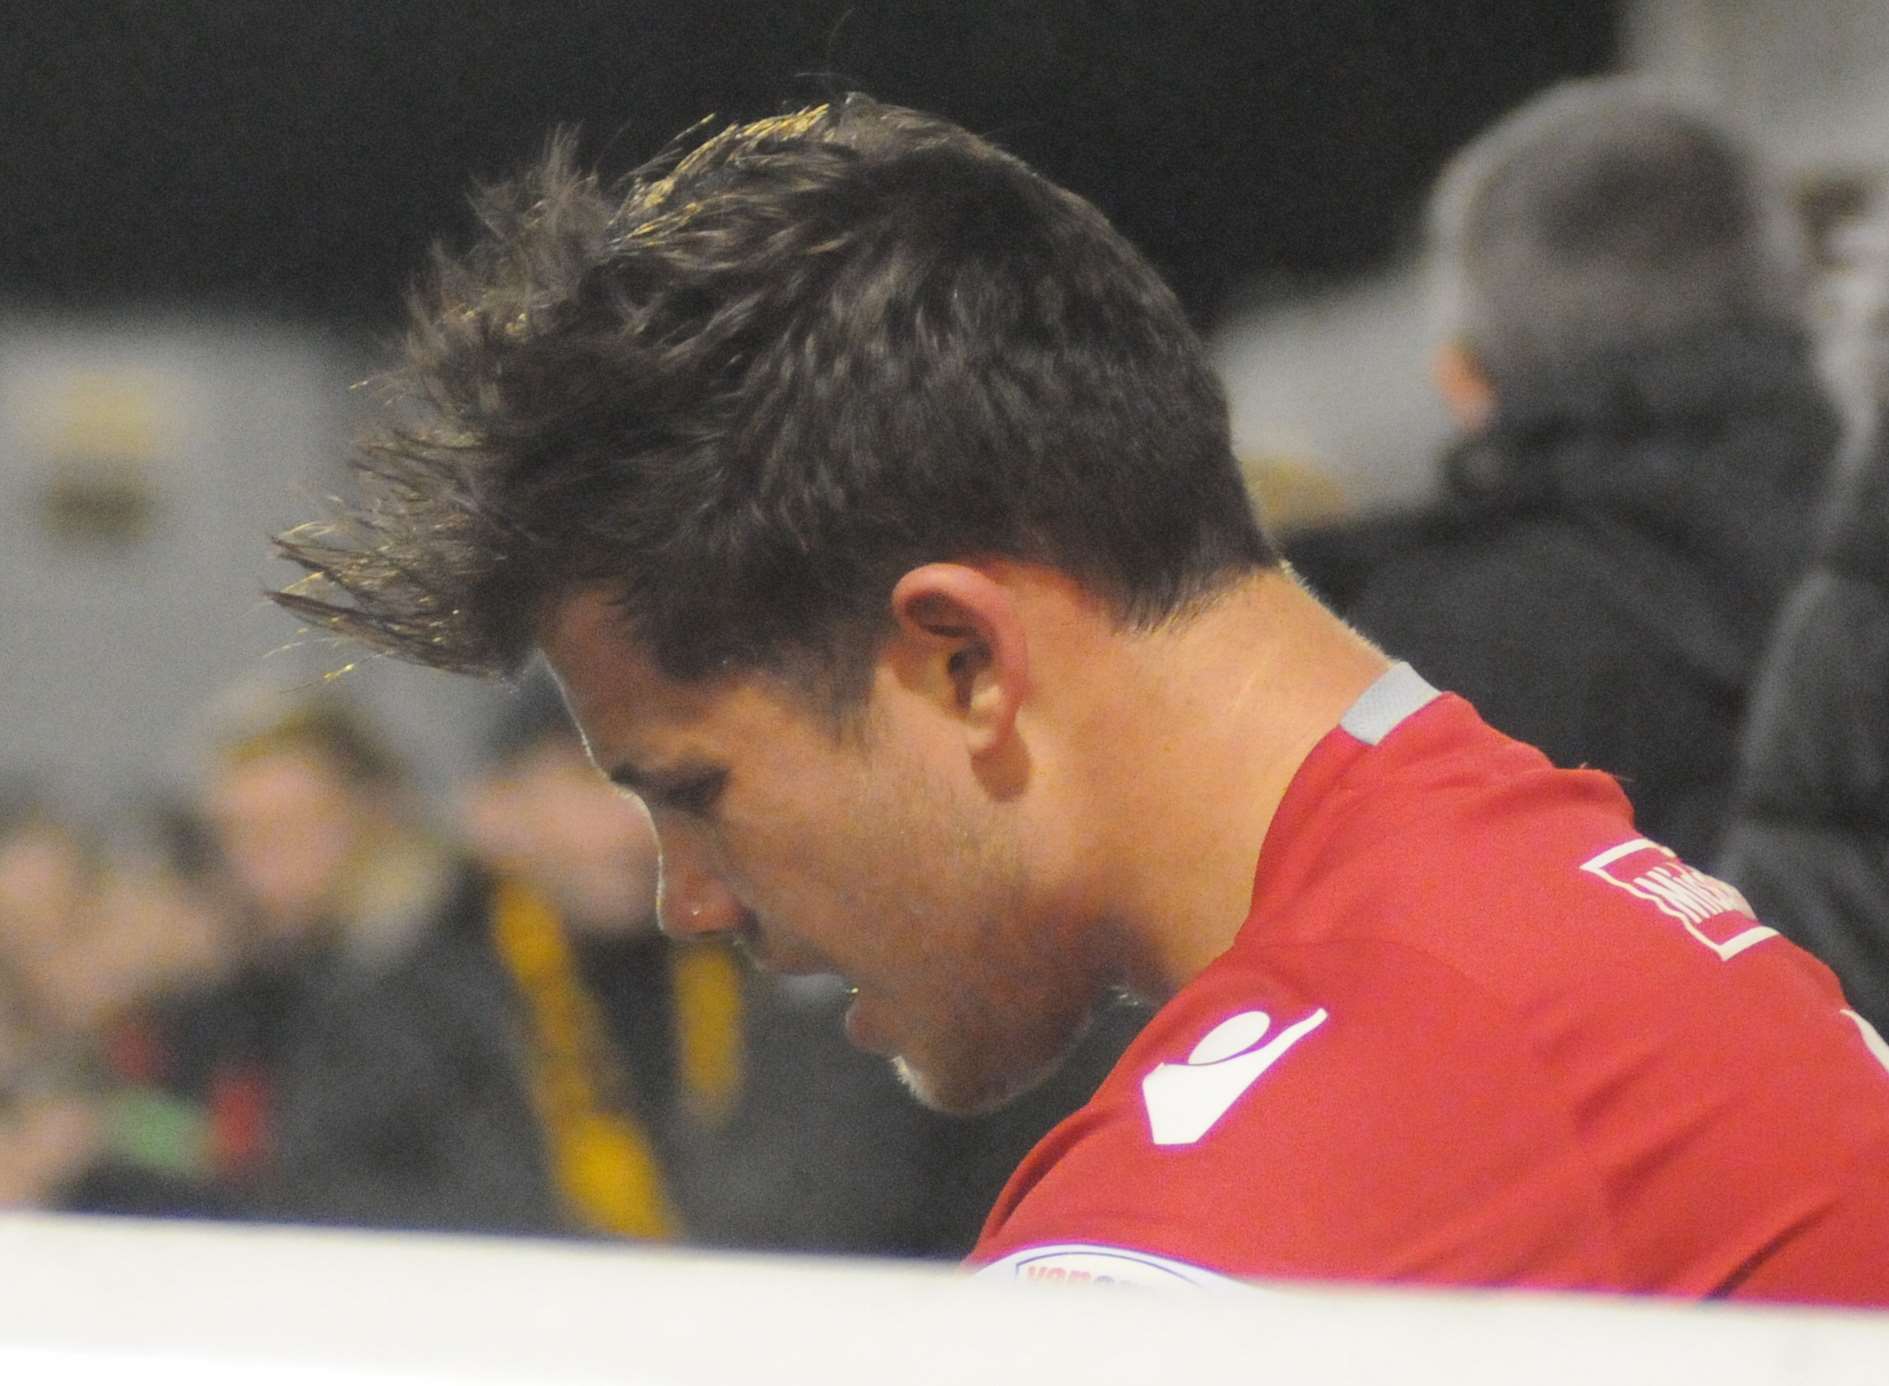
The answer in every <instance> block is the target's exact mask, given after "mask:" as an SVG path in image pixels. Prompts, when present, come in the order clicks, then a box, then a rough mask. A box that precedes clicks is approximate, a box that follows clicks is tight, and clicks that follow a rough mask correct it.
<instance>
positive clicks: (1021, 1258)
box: [977, 1242, 1251, 1290]
mask: <svg viewBox="0 0 1889 1386" xmlns="http://www.w3.org/2000/svg"><path fill="white" fill-rule="evenodd" d="M977 1278H978V1279H980V1280H1027V1281H1030V1282H1031V1283H1033V1284H1037V1285H1143V1286H1155V1287H1157V1288H1169V1289H1172V1288H1177V1287H1180V1286H1190V1287H1192V1288H1195V1289H1214V1290H1218V1289H1237V1290H1245V1289H1250V1288H1251V1287H1250V1286H1248V1285H1245V1284H1243V1283H1242V1282H1240V1281H1238V1280H1234V1279H1232V1278H1230V1277H1228V1276H1224V1275H1221V1274H1219V1273H1218V1272H1217V1271H1210V1270H1206V1269H1204V1268H1202V1267H1200V1266H1193V1265H1189V1264H1188V1263H1187V1262H1185V1261H1176V1260H1173V1259H1172V1258H1170V1257H1167V1256H1156V1255H1155V1254H1154V1253H1152V1252H1148V1251H1134V1250H1131V1249H1130V1248H1128V1247H1120V1246H1104V1245H1101V1244H1099V1243H1092V1242H1061V1243H1058V1244H1057V1245H1055V1246H1036V1247H1031V1248H1029V1249H1028V1250H1026V1251H1015V1252H1012V1253H1011V1254H1010V1255H1008V1256H1006V1257H1004V1258H1003V1259H1002V1260H1001V1261H992V1262H991V1263H990V1264H989V1265H988V1266H984V1267H982V1268H980V1269H979V1270H978V1271H977Z"/></svg>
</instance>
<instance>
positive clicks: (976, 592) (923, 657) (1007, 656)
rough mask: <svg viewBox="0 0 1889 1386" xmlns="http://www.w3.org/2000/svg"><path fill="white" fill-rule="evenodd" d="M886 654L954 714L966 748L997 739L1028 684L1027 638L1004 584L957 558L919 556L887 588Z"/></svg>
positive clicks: (1006, 732)
mask: <svg viewBox="0 0 1889 1386" xmlns="http://www.w3.org/2000/svg"><path fill="white" fill-rule="evenodd" d="M892 618H893V620H894V621H895V622H896V624H897V627H898V629H897V631H896V633H895V635H894V637H893V641H892V649H891V650H890V651H889V654H890V657H891V658H892V659H893V660H895V661H896V662H897V672H898V675H899V677H900V679H901V680H902V681H903V682H904V683H906V685H907V686H908V687H911V688H913V689H915V690H916V691H919V692H921V693H924V694H925V695H927V696H930V697H932V698H934V699H936V700H937V701H938V703H939V704H940V706H941V707H944V708H946V709H948V710H949V711H950V712H951V713H952V714H953V715H955V716H957V717H958V718H960V719H962V721H963V722H964V726H965V732H966V736H967V740H968V742H969V745H970V748H971V752H972V754H973V755H983V754H986V753H987V752H990V751H992V750H995V749H997V748H998V747H1000V746H1002V745H1003V744H1004V743H1005V742H1006V741H1007V740H1008V739H1009V737H1010V734H1011V732H1012V730H1013V729H1014V727H1015V725H1016V720H1017V710H1018V708H1019V707H1021V706H1022V703H1023V699H1024V697H1025V695H1026V694H1027V693H1028V691H1029V685H1030V660H1029V642H1028V640H1027V638H1026V637H1025V634H1024V628H1023V619H1022V616H1021V614H1020V613H1019V611H1018V609H1017V605H1016V600H1015V598H1014V596H1013V595H1012V593H1011V591H1010V589H1009V588H1007V587H1006V586H1004V584H1003V583H1002V582H1000V581H998V580H996V579H994V578H992V577H990V576H989V575H988V574H986V573H984V572H982V571H980V570H979V569H976V568H972V567H969V566H967V565H965V564H961V563H927V564H925V565H924V566H923V567H919V568H914V569H912V570H911V571H910V572H909V573H907V574H906V575H905V576H904V577H902V578H900V579H899V581H898V583H897V585H896V586H894V587H893V589H892Z"/></svg>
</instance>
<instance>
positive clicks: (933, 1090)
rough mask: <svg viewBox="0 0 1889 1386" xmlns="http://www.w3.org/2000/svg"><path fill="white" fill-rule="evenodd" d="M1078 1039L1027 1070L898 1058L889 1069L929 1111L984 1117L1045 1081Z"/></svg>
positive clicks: (1072, 1038)
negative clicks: (934, 1062)
mask: <svg viewBox="0 0 1889 1386" xmlns="http://www.w3.org/2000/svg"><path fill="white" fill-rule="evenodd" d="M1085 1028H1086V1027H1085ZM1081 1037H1082V1030H1081V1029H1078V1030H1077V1031H1076V1033H1074V1034H1072V1035H1070V1036H1069V1037H1068V1039H1067V1040H1066V1042H1064V1043H1063V1044H1062V1045H1060V1046H1059V1047H1057V1048H1056V1049H1055V1050H1054V1051H1053V1052H1052V1053H1051V1055H1050V1057H1048V1058H1047V1059H1042V1060H1039V1061H1038V1062H1037V1063H1035V1064H1034V1065H1033V1066H1030V1067H1022V1066H1019V1065H1017V1064H1015V1063H1014V1062H1013V1063H1010V1064H1007V1065H1003V1066H998V1065H996V1064H990V1065H982V1066H979V1065H974V1064H969V1063H962V1062H960V1064H958V1065H955V1066H954V1065H951V1064H949V1063H943V1064H932V1063H924V1062H917V1061H914V1060H912V1059H911V1058H908V1057H906V1056H904V1055H900V1056H899V1057H898V1058H895V1059H894V1060H893V1061H892V1069H893V1071H894V1072H895V1073H897V1074H898V1076H899V1081H900V1082H901V1083H903V1084H905V1088H906V1091H908V1092H910V1093H911V1094H912V1096H913V1097H915V1098H917V1099H918V1101H919V1103H920V1104H921V1105H923V1106H926V1107H929V1108H931V1110H932V1111H934V1112H942V1113H943V1114H944V1115H946V1116H954V1117H976V1116H986V1115H988V1114H989V1113H991V1112H995V1111H997V1110H999V1109H1000V1108H1003V1107H1007V1106H1009V1105H1010V1104H1011V1103H1012V1102H1014V1101H1016V1100H1017V1099H1018V1098H1019V1097H1022V1096H1023V1095H1024V1094H1025V1093H1027V1092H1029V1091H1030V1090H1031V1089H1032V1088H1035V1087H1038V1086H1040V1085H1041V1084H1042V1083H1044V1082H1046V1081H1048V1079H1049V1078H1050V1077H1051V1076H1052V1075H1054V1074H1055V1072H1056V1070H1057V1069H1059V1068H1061V1067H1062V1066H1063V1061H1064V1060H1065V1059H1066V1058H1067V1057H1068V1056H1069V1051H1070V1050H1072V1049H1074V1048H1075V1046H1076V1041H1077V1040H1079V1039H1080V1038H1081Z"/></svg>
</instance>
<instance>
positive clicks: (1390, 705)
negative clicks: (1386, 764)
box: [1338, 663, 1441, 746]
mask: <svg viewBox="0 0 1889 1386" xmlns="http://www.w3.org/2000/svg"><path fill="white" fill-rule="evenodd" d="M1439 696H1441V695H1440V694H1439V693H1438V692H1437V690H1436V689H1434V688H1432V687H1431V686H1430V685H1429V684H1428V683H1427V682H1425V681H1424V677H1423V675H1422V674H1419V673H1418V672H1417V671H1416V670H1415V669H1412V668H1411V667H1410V666H1409V665H1408V664H1401V663H1400V664H1393V665H1391V667H1390V668H1388V669H1386V670H1385V671H1384V672H1383V673H1382V674H1379V675H1378V677H1377V681H1376V682H1375V683H1373V684H1372V685H1371V686H1370V687H1369V688H1367V689H1365V690H1364V692H1363V693H1361V694H1359V695H1358V701H1357V702H1355V703H1353V704H1352V705H1351V710H1350V711H1349V712H1347V713H1345V715H1344V716H1343V717H1341V718H1339V719H1338V725H1339V726H1341V727H1343V728H1344V729H1345V730H1346V731H1348V732H1350V733H1351V734H1352V735H1353V736H1355V737H1357V739H1358V740H1360V741H1362V742H1363V743H1364V744H1365V745H1367V746H1375V745H1377V744H1378V742H1380V741H1382V740H1383V739H1384V738H1385V737H1387V736H1389V735H1390V734H1391V733H1392V732H1393V731H1395V730H1396V728H1397V724H1398V723H1399V722H1401V721H1403V720H1404V718H1406V717H1408V716H1410V714H1411V713H1413V712H1416V711H1418V710H1420V709H1421V708H1423V707H1424V706H1425V705H1427V704H1428V703H1429V702H1430V700H1431V699H1432V698H1436V697H1439Z"/></svg>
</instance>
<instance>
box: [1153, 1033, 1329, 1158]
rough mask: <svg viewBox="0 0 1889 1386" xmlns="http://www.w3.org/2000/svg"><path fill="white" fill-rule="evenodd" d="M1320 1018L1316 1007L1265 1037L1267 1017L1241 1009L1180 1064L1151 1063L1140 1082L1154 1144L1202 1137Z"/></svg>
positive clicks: (1204, 1037)
mask: <svg viewBox="0 0 1889 1386" xmlns="http://www.w3.org/2000/svg"><path fill="white" fill-rule="evenodd" d="M1325 1020H1326V1014H1325V1008H1324V1007H1323V1006H1321V1007H1319V1008H1318V1009H1317V1010H1315V1011H1313V1012H1312V1013H1311V1014H1310V1015H1308V1016H1306V1017H1304V1018H1303V1019H1301V1020H1299V1021H1296V1022H1295V1023H1293V1024H1291V1025H1288V1026H1286V1028H1285V1029H1283V1030H1281V1031H1280V1032H1279V1033H1278V1034H1276V1035H1274V1036H1273V1037H1272V1038H1271V1039H1267V1038H1266V1035H1267V1032H1268V1031H1270V1030H1271V1029H1272V1017H1271V1016H1269V1015H1267V1014H1266V1012H1264V1011H1241V1012H1240V1013H1239V1014H1238V1015H1235V1016H1230V1017H1228V1018H1227V1019H1226V1020H1223V1021H1221V1022H1220V1023H1219V1024H1218V1025H1216V1026H1214V1027H1213V1029H1211V1030H1209V1031H1208V1032H1207V1033H1206V1035H1205V1036H1203V1037H1202V1038H1201V1041H1200V1043H1198V1044H1196V1045H1195V1046H1194V1049H1193V1052H1192V1053H1190V1054H1189V1055H1188V1056H1187V1061H1186V1062H1185V1063H1179V1064H1167V1063H1163V1064H1156V1065H1155V1066H1154V1068H1153V1069H1152V1070H1150V1071H1149V1073H1148V1075H1147V1076H1146V1077H1145V1078H1143V1079H1142V1080H1141V1099H1142V1101H1143V1102H1144V1103H1146V1104H1147V1107H1148V1133H1149V1135H1150V1136H1151V1137H1152V1138H1153V1140H1154V1143H1155V1144H1156V1145H1192V1144H1193V1143H1194V1142H1195V1141H1197V1140H1199V1139H1200V1138H1201V1137H1202V1136H1204V1135H1206V1134H1207V1133H1208V1132H1209V1131H1211V1130H1212V1129H1213V1128H1214V1126H1215V1125H1216V1124H1217V1123H1218V1122H1219V1120H1220V1118H1221V1117H1223V1116H1225V1115H1226V1114H1227V1112H1228V1111H1230V1110H1231V1109H1232V1107H1233V1104H1234V1103H1235V1102H1237V1101H1239V1099H1240V1095H1241V1094H1242V1093H1244V1092H1245V1091H1246V1090H1247V1089H1248V1088H1250V1087H1252V1086H1253V1084H1254V1083H1256V1082H1258V1081H1259V1076H1260V1075H1261V1074H1262V1073H1264V1072H1265V1071H1266V1070H1267V1069H1269V1068H1271V1067H1272V1066H1273V1065H1274V1064H1276V1063H1278V1062H1279V1060H1280V1059H1282V1058H1284V1057H1285V1054H1286V1051H1287V1050H1289V1049H1290V1048H1292V1046H1293V1045H1295V1044H1297V1043H1298V1042H1299V1041H1300V1040H1302V1039H1304V1038H1305V1036H1307V1035H1309V1034H1310V1033H1311V1032H1312V1031H1314V1030H1316V1029H1317V1028H1318V1027H1319V1026H1321V1025H1323V1024H1324V1023H1325ZM1261 1041H1265V1042H1264V1043H1261Z"/></svg>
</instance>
